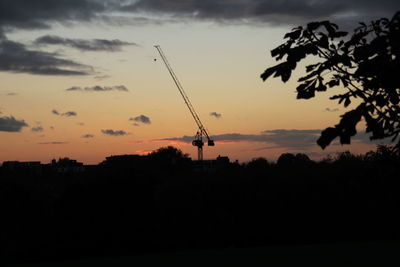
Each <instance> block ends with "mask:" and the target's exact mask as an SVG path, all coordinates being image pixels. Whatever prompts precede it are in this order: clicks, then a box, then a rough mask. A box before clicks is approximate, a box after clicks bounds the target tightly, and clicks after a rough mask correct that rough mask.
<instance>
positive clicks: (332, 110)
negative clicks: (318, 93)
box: [325, 108, 339, 112]
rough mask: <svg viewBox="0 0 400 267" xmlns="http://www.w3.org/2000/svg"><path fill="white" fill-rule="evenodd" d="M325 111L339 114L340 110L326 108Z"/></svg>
mask: <svg viewBox="0 0 400 267" xmlns="http://www.w3.org/2000/svg"><path fill="white" fill-rule="evenodd" d="M325 111H328V112H337V111H339V109H338V108H326V109H325Z"/></svg>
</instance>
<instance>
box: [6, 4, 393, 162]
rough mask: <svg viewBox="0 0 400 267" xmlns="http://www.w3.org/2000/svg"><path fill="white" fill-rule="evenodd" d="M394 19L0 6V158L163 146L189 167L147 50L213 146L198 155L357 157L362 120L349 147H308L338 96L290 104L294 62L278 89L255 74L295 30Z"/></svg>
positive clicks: (173, 107) (305, 10)
mask: <svg viewBox="0 0 400 267" xmlns="http://www.w3.org/2000/svg"><path fill="white" fill-rule="evenodd" d="M397 10H400V2H399V1H398V0H381V1H374V0H365V1H344V0H337V1H318V0H283V1H267V0H231V1H228V0H201V1H200V0H199V1H196V0H186V1H184V0H182V1H179V0H137V1H129V0H125V1H122V0H121V1H109V0H108V1H107V0H62V1H58V0H53V1H52V0H40V1H32V0H0V81H1V84H0V162H3V161H9V160H20V161H42V162H43V163H46V162H49V161H50V160H51V159H52V158H59V157H70V158H73V159H76V160H78V161H81V162H84V163H86V164H97V163H99V162H101V161H102V160H104V158H105V157H106V156H109V155H120V154H146V153H148V152H150V151H152V150H154V149H157V148H159V147H162V146H168V145H173V146H176V147H178V148H180V149H181V150H182V151H183V152H185V153H188V154H190V156H191V157H192V158H196V155H197V150H196V147H193V146H192V145H191V140H192V139H193V136H194V134H195V133H196V130H197V126H196V124H195V122H194V120H193V118H192V117H191V115H190V113H189V110H188V109H187V107H186V106H185V104H184V102H183V99H182V98H181V96H180V94H179V92H178V90H177V88H176V87H175V85H174V83H173V80H172V79H171V77H170V76H169V73H168V71H167V69H166V68H165V66H164V64H163V62H162V61H161V59H160V57H159V55H158V53H157V51H156V49H155V48H154V47H153V46H154V45H155V44H159V45H161V47H162V49H163V50H164V52H165V54H166V56H167V57H168V59H169V61H170V63H171V65H172V67H173V69H174V71H175V73H176V74H177V76H178V78H179V79H180V81H181V83H182V85H183V87H184V89H185V91H186V93H187V95H188V96H189V98H190V100H191V102H192V104H193V106H194V108H195V109H196V111H197V113H198V114H199V116H200V118H201V120H202V121H203V123H204V125H205V126H206V127H207V129H208V130H209V132H210V134H211V135H212V137H213V138H214V139H215V140H216V146H215V147H207V146H206V147H205V148H204V151H205V152H204V154H205V158H206V159H210V158H215V157H216V156H218V155H224V156H228V157H230V159H231V160H236V159H237V160H239V161H240V162H245V161H248V160H251V159H252V158H255V157H266V158H268V159H272V160H274V159H276V158H277V157H278V156H279V155H280V154H281V153H285V152H290V153H298V152H300V153H306V154H308V155H309V156H310V157H311V158H314V159H319V158H321V157H324V156H326V155H327V154H328V153H335V152H338V151H345V150H350V151H351V152H354V153H363V152H366V151H369V150H371V149H374V147H375V145H374V144H373V143H371V142H370V141H369V139H368V137H367V136H366V135H365V134H363V132H364V124H363V123H360V124H359V125H358V126H359V127H358V128H359V132H360V133H359V135H357V136H356V137H355V138H354V140H352V145H347V146H341V145H338V144H337V143H335V144H333V145H331V146H330V147H328V148H327V149H325V150H322V149H320V148H319V147H318V146H317V145H316V143H315V141H316V139H317V138H318V136H319V133H320V132H321V130H323V129H325V128H326V127H329V126H333V125H335V124H336V123H337V122H338V121H339V116H340V115H341V114H343V113H344V112H345V111H346V109H345V108H343V106H339V105H337V102H335V101H331V100H329V97H330V96H332V95H334V94H335V93H337V92H338V89H334V90H331V91H329V90H328V92H326V93H320V94H318V95H317V96H316V98H314V99H311V100H296V94H295V88H296V77H299V76H300V75H302V74H303V73H304V70H302V69H301V66H299V68H298V69H297V71H296V73H295V74H294V76H293V77H292V79H291V80H290V81H289V82H288V83H285V84H284V83H282V82H281V80H280V79H271V80H268V81H266V82H263V81H262V80H261V78H260V74H261V73H262V72H263V71H264V70H265V69H266V68H267V67H269V66H272V65H273V64H275V61H274V59H273V58H272V57H271V55H270V50H271V49H273V48H275V47H276V46H278V45H279V44H281V43H283V41H284V40H283V36H284V34H285V33H286V32H288V31H290V29H292V28H293V27H295V26H298V25H302V24H305V23H307V22H310V21H315V20H327V19H329V20H331V21H333V22H336V23H338V24H339V25H340V26H342V27H343V28H345V29H351V28H354V26H356V25H357V22H359V21H365V22H369V21H370V20H372V19H378V18H380V17H389V18H390V17H391V16H392V15H393V14H394V13H395V11H397ZM154 59H157V60H154ZM303 66H304V65H303ZM350 108H351V106H350Z"/></svg>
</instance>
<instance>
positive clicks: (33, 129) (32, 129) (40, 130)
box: [31, 126, 44, 132]
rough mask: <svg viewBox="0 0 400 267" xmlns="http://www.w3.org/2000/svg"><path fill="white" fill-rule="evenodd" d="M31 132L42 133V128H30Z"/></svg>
mask: <svg viewBox="0 0 400 267" xmlns="http://www.w3.org/2000/svg"><path fill="white" fill-rule="evenodd" d="M31 131H32V132H43V131H44V129H43V127H42V126H37V127H32V128H31Z"/></svg>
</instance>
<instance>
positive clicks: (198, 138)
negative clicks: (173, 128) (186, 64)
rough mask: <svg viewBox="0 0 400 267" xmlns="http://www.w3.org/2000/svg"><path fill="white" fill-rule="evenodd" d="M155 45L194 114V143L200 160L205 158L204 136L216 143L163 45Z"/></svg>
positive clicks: (209, 141)
mask: <svg viewBox="0 0 400 267" xmlns="http://www.w3.org/2000/svg"><path fill="white" fill-rule="evenodd" d="M154 47H155V48H156V49H157V51H158V53H159V54H160V56H161V58H162V60H163V61H164V64H165V66H166V67H167V69H168V71H169V74H171V77H172V79H173V80H174V82H175V85H176V87H178V90H179V93H180V94H181V96H182V97H183V101H184V102H185V104H186V106H187V107H188V108H189V111H190V113H191V114H192V116H193V118H194V120H195V122H196V124H197V127H198V130H197V133H196V135H195V139H194V140H193V141H192V145H193V146H196V147H197V156H198V160H203V146H204V142H203V137H205V138H206V139H207V144H208V146H214V145H215V143H214V141H213V140H212V139H211V138H210V136H209V135H208V133H207V130H206V128H205V127H204V125H203V123H202V122H201V120H200V118H199V116H198V115H197V113H196V111H195V110H194V108H193V106H192V104H191V103H190V100H189V98H188V96H187V95H186V93H185V91H184V90H183V87H182V85H181V83H180V82H179V80H178V77H177V76H176V74H175V72H174V71H173V70H172V67H171V65H170V64H169V62H168V60H167V58H166V56H165V54H164V52H163V51H162V49H161V47H160V46H159V45H155V46H154Z"/></svg>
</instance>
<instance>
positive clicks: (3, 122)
mask: <svg viewBox="0 0 400 267" xmlns="http://www.w3.org/2000/svg"><path fill="white" fill-rule="evenodd" d="M27 126H28V124H27V123H26V122H25V121H24V120H17V119H15V118H14V117H13V116H10V117H0V132H20V131H21V129H22V128H23V127H27Z"/></svg>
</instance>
